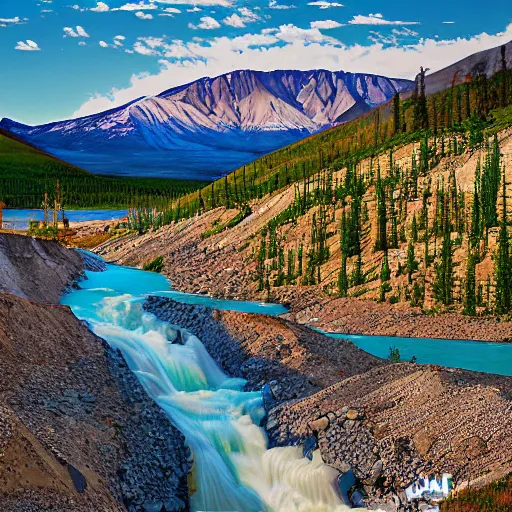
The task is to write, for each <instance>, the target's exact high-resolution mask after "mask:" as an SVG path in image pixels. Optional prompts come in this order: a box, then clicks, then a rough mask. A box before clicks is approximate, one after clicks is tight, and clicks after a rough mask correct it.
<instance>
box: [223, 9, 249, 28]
mask: <svg viewBox="0 0 512 512" xmlns="http://www.w3.org/2000/svg"><path fill="white" fill-rule="evenodd" d="M222 21H223V22H224V24H225V25H229V26H230V27H238V28H243V27H246V26H247V25H246V24H245V22H244V20H243V19H242V18H241V17H240V16H239V15H238V14H237V13H236V12H235V13H233V14H232V15H231V16H227V17H226V18H224V19H223V20H222Z"/></svg>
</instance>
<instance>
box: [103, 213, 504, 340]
mask: <svg viewBox="0 0 512 512" xmlns="http://www.w3.org/2000/svg"><path fill="white" fill-rule="evenodd" d="M228 213H229V212H224V213H222V212H217V211H216V210H215V211H213V212H207V213H205V214H204V215H203V216H201V217H199V218H194V219H189V220H186V221H182V222H181V223H179V224H178V225H176V226H166V227H164V228H162V229H160V230H158V231H156V232H149V233H147V234H145V235H142V236H139V235H137V234H134V233H132V234H129V235H125V236H121V237H120V238H115V239H112V240H109V241H107V242H105V243H103V244H102V245H100V246H98V247H97V248H96V249H94V250H95V252H97V253H98V254H100V255H101V256H103V257H104V258H106V259H107V260H111V261H116V262H118V263H120V264H123V265H130V266H136V267H142V266H143V265H144V264H146V263H148V262H150V261H153V260H154V259H155V258H156V257H159V256H163V259H164V268H163V273H164V274H165V275H166V276H167V277H168V278H169V279H170V280H171V282H172V283H173V287H174V288H175V289H176V290H180V291H184V292H188V293H201V294H208V295H210V296H212V297H218V298H227V299H239V300H253V301H268V300H270V301H272V302H279V303H281V304H284V305H286V306H287V307H288V308H289V309H290V315H289V316H287V318H288V319H290V320H292V321H294V322H296V323H301V324H307V325H312V326H315V327H319V328H321V329H323V330H324V331H327V332H339V333H344V334H367V335H380V336H402V337H421V338H440V339H468V340H481V341H496V342H508V341H510V339H511V334H510V333H511V332H512V322H511V321H505V320H504V319H499V318H497V317H492V316H483V317H468V316H466V315H463V314H461V313H460V312H457V311H455V312H444V313H442V314H427V313H425V312H423V311H422V310H421V309H420V308H418V307H411V306H410V305H409V304H408V303H405V302H401V303H399V304H390V303H389V302H385V303H378V302H376V301H375V300H369V299H364V298H362V297H358V298H356V297H347V298H338V297H336V296H329V295H326V293H325V292H324V290H323V288H322V287H321V286H281V287H277V288H272V290H271V294H270V295H269V294H268V293H267V292H258V290H257V287H256V286H255V282H254V275H253V272H254V269H253V268H252V267H251V265H253V262H252V260H250V258H249V257H248V256H247V255H244V254H243V253H242V252H240V250H239V249H238V246H239V245H243V244H242V242H243V240H245V239H246V238H247V237H249V236H250V235H251V233H253V230H254V229H256V228H259V227H261V226H262V225H263V224H264V221H265V220H266V219H267V217H268V215H267V213H265V214H262V215H261V218H258V222H257V223H256V226H255V227H254V228H251V229H249V231H247V232H246V231H244V230H242V229H241V228H240V229H238V228H236V229H235V230H232V231H234V232H227V234H224V235H223V234H219V235H217V236H216V237H214V239H215V240H211V239H206V240H204V241H202V240H201V238H200V234H201V233H202V232H203V231H204V230H205V229H207V227H208V226H209V225H210V224H211V222H213V221H214V220H215V219H217V218H220V219H224V218H225V217H226V218H228ZM254 222H256V221H254ZM249 260H250V263H249Z"/></svg>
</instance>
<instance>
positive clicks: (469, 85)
mask: <svg viewBox="0 0 512 512" xmlns="http://www.w3.org/2000/svg"><path fill="white" fill-rule="evenodd" d="M505 52H506V48H505V47H503V51H502V68H501V70H500V71H499V72H497V73H496V74H495V75H494V76H492V77H491V78H488V77H487V75H485V74H481V75H477V76H469V77H468V78H467V80H466V81H465V82H464V83H462V84H460V85H455V82H454V85H453V86H452V87H451V88H449V89H448V90H445V91H443V92H440V93H437V94H435V95H432V96H427V95H426V92H425V72H424V71H423V69H422V70H421V71H420V73H419V75H418V77H417V79H416V88H415V91H414V93H413V96H412V97H411V98H409V99H406V100H403V99H401V98H400V97H399V96H398V95H396V96H395V98H394V99H393V101H391V102H389V103H388V104H386V105H385V106H383V107H381V108H379V109H376V110H375V111H373V112H371V113H370V114H367V115H365V116H364V117H362V118H359V119H358V120H356V121H354V122H351V123H348V124H346V125H343V126H340V127H337V128H334V129H331V130H328V131H326V132H324V133H322V134H319V135H316V136H313V137H310V138H308V139H306V140H305V141H302V142H299V143H296V144H294V145H292V146H289V147H287V148H285V149H283V150H280V151H277V152H275V153H273V154H271V155H268V156H267V157H264V158H262V159H260V160H257V161H256V162H254V164H252V165H251V166H248V167H244V168H241V169H238V170H237V171H235V172H233V173H232V174H230V175H229V176H226V177H225V178H224V179H222V180H219V181H217V182H215V183H213V184H211V185H210V186H208V187H206V188H203V189H202V190H200V191H198V192H196V193H194V194H192V195H189V196H187V197H185V198H183V199H181V200H178V201H176V202H175V203H174V204H173V206H172V208H170V209H168V210H166V211H164V212H162V214H161V215H156V216H155V215H146V214H145V212H144V211H138V212H133V215H132V218H131V223H132V226H133V227H136V228H137V229H138V230H139V231H140V232H143V231H144V230H145V229H146V228H147V227H149V226H151V225H152V226H154V227H158V226H161V225H163V224H166V223H169V222H175V221H179V220H180V219H183V218H190V217H191V216H193V215H196V214H198V213H199V214H202V216H201V217H200V218H202V219H203V220H202V225H204V224H205V223H206V224H207V225H206V229H204V228H203V230H202V231H201V232H200V233H197V232H196V235H195V236H196V237H197V241H196V243H197V244H198V246H197V247H196V248H195V249H194V250H195V251H197V252H198V253H200V252H203V253H208V254H209V253H210V252H211V251H214V255H213V256H212V257H211V258H210V259H215V258H216V256H217V252H218V251H220V253H226V252H227V251H228V249H227V248H228V247H232V248H233V250H234V251H236V254H237V255H236V256H235V255H234V254H231V255H230V258H231V260H232V261H231V260H230V261H229V263H230V267H234V268H235V269H236V281H237V283H238V285H237V287H233V289H231V290H230V291H229V292H226V293H228V294H229V293H242V290H245V289H248V290H252V293H253V295H257V294H260V296H261V297H265V296H266V297H267V298H272V297H274V298H276V297H277V298H278V297H280V296H281V297H282V296H283V293H285V290H287V289H289V288H290V287H291V288H292V289H293V288H295V287H297V286H298V285H300V287H301V289H302V288H305V287H312V288H314V289H316V290H318V291H319V292H321V293H323V294H326V295H327V296H330V297H346V296H352V297H363V298H370V299H376V300H378V301H381V302H383V301H389V302H391V303H397V302H406V303H409V304H411V305H412V306H420V307H422V308H423V309H424V310H429V311H437V310H439V309H445V308H448V309H450V308H455V309H460V310H463V311H464V312H465V313H467V314H469V315H474V314H476V313H479V312H480V313H482V312H495V313H497V314H504V313H508V312H509V311H510V310H511V307H512V260H511V258H510V248H509V220H510V219H509V204H508V203H507V201H508V196H509V195H510V190H509V189H510V186H509V185H510V180H511V178H512V168H511V165H510V164H511V156H510V155H511V153H512V142H511V132H510V130H509V127H511V126H512V107H511V103H512V74H511V71H510V70H509V69H508V67H507V60H506V54H505ZM206 212H207V213H206ZM208 219H209V220H208ZM263 219H264V221H263ZM208 222H210V225H209V226H208ZM194 224H195V225H196V226H197V225H198V224H199V221H197V222H194V223H190V222H189V223H186V224H184V226H187V228H188V227H190V230H192V229H193V226H194ZM182 229H184V227H181V228H180V230H182ZM191 250H192V249H190V248H188V249H187V251H188V252H189V253H190V251H191ZM189 253H187V256H186V257H187V259H188V260H190V254H189ZM198 257H199V256H198ZM220 257H221V258H222V256H220ZM173 258H174V261H175V264H176V263H177V262H178V261H179V257H177V256H176V255H174V256H173ZM203 259H204V258H203ZM218 263H219V262H217V264H218ZM189 264H191V263H190V262H189ZM205 264H206V265H208V264H209V263H208V262H206V263H205ZM226 264H227V261H226ZM212 279H213V280H214V279H215V278H214V277H212ZM232 279H233V280H235V277H232ZM226 287H227V286H226ZM213 288H214V290H213V291H214V293H217V290H215V287H213ZM211 291H212V290H210V292H211ZM244 293H245V291H244Z"/></svg>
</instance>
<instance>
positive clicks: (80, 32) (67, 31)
mask: <svg viewBox="0 0 512 512" xmlns="http://www.w3.org/2000/svg"><path fill="white" fill-rule="evenodd" d="M63 30H64V37H67V36H69V37H90V36H89V34H88V33H87V32H86V31H85V30H84V28H83V27H81V26H80V25H78V26H77V27H76V30H75V29H73V28H71V27H64V29H63Z"/></svg>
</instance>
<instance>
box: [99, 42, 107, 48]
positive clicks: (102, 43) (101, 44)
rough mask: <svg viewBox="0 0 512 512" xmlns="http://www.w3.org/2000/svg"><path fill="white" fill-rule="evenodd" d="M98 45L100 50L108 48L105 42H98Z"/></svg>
mask: <svg viewBox="0 0 512 512" xmlns="http://www.w3.org/2000/svg"><path fill="white" fill-rule="evenodd" d="M99 45H100V46H101V47H102V48H108V43H106V42H105V41H100V42H99Z"/></svg>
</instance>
